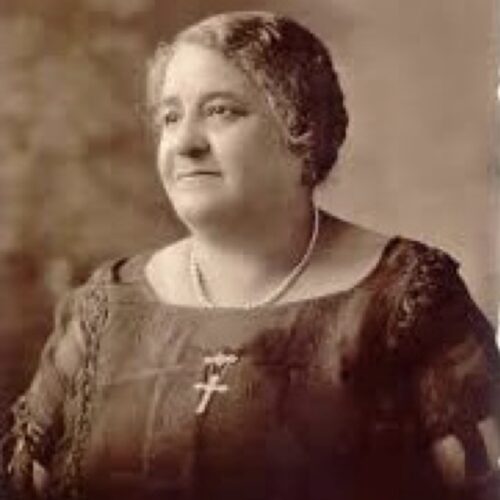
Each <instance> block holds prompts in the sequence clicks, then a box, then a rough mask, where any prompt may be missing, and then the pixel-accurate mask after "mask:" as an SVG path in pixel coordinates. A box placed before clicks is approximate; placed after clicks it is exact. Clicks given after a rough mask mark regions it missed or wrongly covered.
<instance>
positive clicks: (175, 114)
mask: <svg viewBox="0 0 500 500" xmlns="http://www.w3.org/2000/svg"><path fill="white" fill-rule="evenodd" d="M179 118H180V113H179V111H178V110H176V109H167V110H164V111H163V113H162V114H161V123H162V125H164V126H167V127H168V126H169V125H172V124H173V123H177V122H178V121H179Z"/></svg>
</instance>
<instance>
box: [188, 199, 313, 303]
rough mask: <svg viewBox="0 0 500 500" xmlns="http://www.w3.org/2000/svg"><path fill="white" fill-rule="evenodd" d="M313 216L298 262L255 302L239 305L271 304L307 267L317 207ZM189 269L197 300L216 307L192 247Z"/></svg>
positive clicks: (311, 247)
mask: <svg viewBox="0 0 500 500" xmlns="http://www.w3.org/2000/svg"><path fill="white" fill-rule="evenodd" d="M313 217H314V219H313V228H312V232H311V238H310V239H309V243H308V244H307V248H306V250H305V252H304V255H303V256H302V258H301V259H300V261H299V262H298V264H297V265H296V266H295V267H294V268H293V269H292V270H291V271H290V273H289V274H288V275H287V276H285V277H284V278H283V280H282V281H281V282H280V283H279V284H278V285H277V286H276V287H275V288H274V289H273V290H271V291H270V292H269V293H268V294H267V295H265V296H264V297H263V298H262V299H260V300H257V301H255V302H247V303H246V304H243V305H242V306H241V307H242V308H243V309H255V308H257V307H261V306H266V305H269V304H273V303H274V302H276V301H277V300H278V299H279V298H280V297H282V296H283V295H284V294H285V293H286V292H288V290H289V289H290V288H291V287H292V285H293V284H294V282H295V280H296V279H297V278H298V277H299V276H300V275H301V274H302V273H303V271H304V269H305V268H306V267H307V265H308V264H309V261H310V260H311V256H312V253H313V250H314V248H315V247H316V241H317V239H318V233H319V210H318V208H317V207H314V215H313ZM189 270H190V275H191V282H192V284H193V289H194V292H195V295H196V298H197V300H198V302H199V303H200V304H202V305H203V306H204V307H210V308H214V307H218V304H216V303H215V302H214V301H213V300H212V299H211V298H210V297H209V295H208V293H207V290H206V286H205V284H204V279H203V274H202V272H201V269H200V266H199V264H198V262H197V260H196V257H195V254H194V251H193V248H191V252H190V255H189Z"/></svg>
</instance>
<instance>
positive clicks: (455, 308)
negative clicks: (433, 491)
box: [413, 254, 500, 500]
mask: <svg viewBox="0 0 500 500" xmlns="http://www.w3.org/2000/svg"><path fill="white" fill-rule="evenodd" d="M423 260H424V261H425V258H424V259H423ZM430 263H431V265H427V266H425V265H424V271H423V272H422V270H421V269H420V277H418V275H419V272H417V273H416V276H417V278H415V276H414V278H413V280H415V279H416V280H417V281H418V280H419V279H420V281H421V283H422V280H423V283H424V284H425V286H424V287H422V290H425V292H423V293H421V294H420V299H421V300H420V302H419V304H420V306H417V308H416V309H417V311H416V312H417V314H416V316H415V317H414V319H413V327H414V332H413V335H414V338H415V339H417V341H419V342H420V346H419V349H416V350H415V352H416V353H417V355H416V357H415V360H414V362H415V372H414V374H415V375H414V376H415V378H414V387H415V394H416V398H417V408H418V419H419V426H420V428H421V429H422V433H423V436H424V437H425V439H426V440H427V442H428V449H429V456H430V457H431V459H432V460H433V462H434V464H435V468H436V471H437V472H438V474H439V477H440V478H441V483H442V486H443V490H444V498H447V497H449V498H453V499H461V500H462V499H463V500H465V499H467V500H494V499H495V500H498V499H500V481H499V474H498V470H499V467H498V460H499V457H500V432H499V431H500V426H499V423H500V411H499V409H500V357H499V354H498V351H497V348H496V345H495V338H494V332H493V329H492V328H491V326H490V325H489V324H488V322H487V321H486V320H485V318H484V316H483V315H482V313H481V312H480V311H479V309H478V308H477V306H476V305H475V304H474V302H473V301H472V299H471V298H470V296H469V294H468V292H467V289H466V287H465V285H464V283H463V281H462V280H461V279H460V277H459V275H458V273H457V271H456V268H457V266H456V264H455V263H454V262H453V261H452V260H451V259H450V258H449V257H447V256H446V255H444V254H439V255H438V256H437V258H436V259H435V260H433V259H430ZM420 268H421V266H420ZM414 296H417V297H418V296H419V294H416V295H414ZM422 298H423V299H422ZM417 302H418V300H417ZM419 307H420V309H419Z"/></svg>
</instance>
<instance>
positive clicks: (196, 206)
mask: <svg viewBox="0 0 500 500" xmlns="http://www.w3.org/2000/svg"><path fill="white" fill-rule="evenodd" d="M173 207H174V209H175V212H176V213H177V216H178V217H179V219H180V220H181V221H182V222H183V223H184V224H185V225H186V226H188V227H192V228H193V229H196V228H199V229H204V228H207V229H208V228H209V227H214V226H218V225H220V224H221V223H222V222H223V221H224V219H227V215H228V213H230V210H229V208H228V207H227V206H225V205H224V204H222V203H216V202H215V201H213V200H211V201H209V200H203V199H200V198H198V199H194V200H182V201H180V200H176V201H175V202H173Z"/></svg>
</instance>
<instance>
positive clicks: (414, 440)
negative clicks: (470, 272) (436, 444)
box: [6, 238, 500, 500]
mask: <svg viewBox="0 0 500 500" xmlns="http://www.w3.org/2000/svg"><path fill="white" fill-rule="evenodd" d="M147 257H148V256H147V255H142V256H137V257H134V258H132V259H123V260H120V261H117V262H113V263H111V264H109V265H106V266H104V267H103V268H101V269H99V270H98V271H97V272H96V273H95V274H94V276H93V277H92V278H91V279H90V280H89V282H88V283H86V284H85V285H83V286H82V287H81V288H79V289H77V290H75V291H74V292H72V293H71V294H70V295H69V296H68V297H67V298H65V300H63V303H62V304H61V305H60V307H59V309H58V314H57V321H56V326H55V331H54V333H53V335H52V336H51V337H50V338H49V340H48V342H47V344H46V347H45V349H44V352H43V354H42V358H41V362H40V366H39V369H38V371H37V374H36V376H35V378H34V381H33V383H32V385H31V387H30V388H29V390H28V391H27V392H26V393H25V395H24V396H23V397H22V398H21V399H20V400H19V402H18V403H17V405H16V407H15V411H14V414H15V417H16V425H15V426H14V430H13V436H14V437H15V438H16V439H17V443H18V445H17V452H15V453H14V455H13V457H14V459H13V461H12V464H13V470H14V473H13V474H14V476H15V477H16V478H17V484H21V485H22V487H24V488H25V490H24V491H25V493H24V494H25V495H26V494H27V493H26V491H27V489H29V484H28V483H29V481H25V480H26V478H27V476H26V470H27V469H28V468H29V463H30V460H31V459H32V458H33V457H35V458H37V460H38V461H40V462H41V463H43V464H45V465H46V467H47V468H48V469H49V470H50V471H51V483H50V489H49V490H50V491H51V495H52V496H53V497H54V498H64V499H66V498H72V497H74V496H77V495H82V496H83V497H85V498H90V499H95V500H97V499H100V498H106V499H121V498H126V499H127V500H150V499H160V498H161V499H162V500H181V499H182V500H187V499H189V500H204V499H214V500H225V499H234V500H236V499H239V500H379V499H380V500H403V499H405V500H406V499H419V500H420V499H444V498H445V497H446V495H448V494H449V493H448V492H446V491H445V489H444V486H443V485H441V483H440V481H439V479H438V475H437V473H436V471H435V470H434V467H433V461H432V459H431V458H430V445H431V443H432V442H433V441H435V440H436V439H440V438H442V437H444V436H447V435H450V434H453V435H454V436H456V437H457V438H458V440H459V442H460V445H461V447H462V448H463V450H464V451H465V456H466V466H467V469H468V475H469V476H470V482H471V484H473V487H471V489H470V491H469V497H468V498H474V499H483V498H499V497H497V496H496V493H495V492H494V491H493V490H490V492H489V495H490V496H488V497H487V496H483V495H486V493H485V491H486V486H485V485H486V484H487V483H488V481H489V480H490V476H491V474H490V473H489V466H488V463H487V462H488V461H487V459H486V450H485V447H484V443H483V441H482V439H481V436H480V434H479V431H478V423H479V422H480V421H481V420H483V419H485V418H487V417H489V416H492V415H498V410H497V409H496V408H495V403H498V400H497V398H496V396H495V393H498V390H497V387H498V380H499V373H500V372H499V366H500V364H499V360H498V355H497V350H496V347H495V344H494V335H493V332H492V330H491V327H490V326H489V324H488V323H487V322H486V320H485V319H484V317H483V316H482V314H481V313H480V312H479V310H478V309H477V307H476V306H475V305H474V303H473V302H472V301H471V298H470V296H469V294H468V293H467V290H466V288H465V286H464V284H463V282H462V281H461V279H460V278H459V276H458V274H457V264H456V262H455V261H453V260H452V259H451V258H450V257H449V256H447V255H446V254H444V253H443V252H440V251H439V250H436V249H432V248H429V247H427V246H424V245H422V244H420V243H416V242H413V241H409V240H405V239H401V238H393V239H392V240H391V241H390V242H389V243H388V245H387V246H386V248H385V250H384V253H383V255H382V257H381V259H380V261H379V263H378V265H377V266H376V268H375V269H374V270H373V271H372V272H371V273H370V274H369V275H368V276H367V277H365V278H364V279H363V280H362V281H361V282H360V283H358V284H357V285H356V286H354V287H353V288H351V289H348V290H346V291H342V292H339V293H334V294H330V295H327V296H322V297H319V298H314V299H309V300H303V301H300V302H293V303H289V304H283V305H275V306H269V307H260V308H257V309H254V310H244V309H232V308H217V309H204V308H194V307H184V306H175V305H168V304H165V303H162V302H160V301H159V300H158V298H157V297H156V295H155V293H154V292H153V290H152V289H151V288H150V287H149V285H148V283H147V281H146V279H145V276H144V265H145V262H146V259H147ZM216 354H219V355H220V354H223V355H224V356H226V357H222V358H221V357H220V356H219V357H214V355H216ZM228 360H229V361H228ZM226 361H227V362H226ZM212 375H215V378H214V380H212V382H214V383H213V384H210V383H209V382H210V380H211V378H210V377H211V376H212ZM196 384H205V388H204V386H203V385H196ZM207 385H209V386H211V388H212V389H213V391H212V393H211V397H210V398H208V403H207V405H206V407H205V409H204V411H203V412H201V411H200V412H199V413H197V409H199V405H200V404H201V402H202V401H201V400H202V399H203V397H204V395H205V396H206V394H205V393H208V392H209V391H207V389H206V386H207ZM20 442H21V443H22V445H19V443H20ZM6 448H8V449H11V448H9V447H6ZM16 471H17V472H16ZM23 481H25V482H24V483H23ZM14 482H16V481H14ZM483 483H484V484H483ZM481 488H482V489H481ZM483 490H484V491H483ZM480 491H482V492H481V493H480ZM462 493H464V492H461V494H462ZM22 498H24V497H22Z"/></svg>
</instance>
